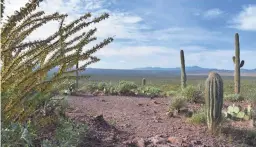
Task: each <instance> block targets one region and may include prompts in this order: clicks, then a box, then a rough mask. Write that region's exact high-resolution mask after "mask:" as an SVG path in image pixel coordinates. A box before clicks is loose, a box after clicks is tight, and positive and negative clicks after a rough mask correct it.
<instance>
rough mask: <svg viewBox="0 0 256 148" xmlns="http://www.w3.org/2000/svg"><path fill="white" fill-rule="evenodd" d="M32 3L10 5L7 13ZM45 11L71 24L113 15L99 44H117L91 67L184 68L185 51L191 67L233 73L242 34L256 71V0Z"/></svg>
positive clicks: (59, 4) (90, 3)
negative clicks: (61, 15) (236, 41)
mask: <svg viewBox="0 0 256 148" xmlns="http://www.w3.org/2000/svg"><path fill="white" fill-rule="evenodd" d="M26 1H27V0H20V1H19V2H16V3H15V4H14V3H13V2H11V1H9V2H7V5H9V8H7V9H9V10H7V12H11V11H13V10H14V8H16V7H18V6H19V5H23V3H24V2H26ZM206 2H207V3H206ZM53 6H54V7H53ZM7 7H8V6H7ZM41 9H43V10H45V11H46V12H55V11H58V12H62V13H67V14H69V21H70V20H72V19H75V18H77V17H79V15H81V14H83V13H85V12H88V11H90V12H92V13H93V14H94V15H95V16H97V15H99V14H101V13H103V12H108V13H109V14H110V18H109V19H107V20H104V21H102V22H101V23H99V24H97V25H95V26H94V27H97V28H98V32H97V33H96V36H97V37H98V39H99V40H102V39H104V38H106V37H108V36H113V35H115V40H114V42H113V43H111V44H110V45H109V46H107V47H105V48H103V49H101V50H100V51H99V52H98V53H96V55H97V56H98V57H100V58H101V61H100V62H98V63H96V64H93V65H91V66H90V67H97V68H116V69H130V68H137V67H148V66H153V67H179V66H180V60H179V51H180V49H183V50H184V52H185V59H186V66H194V65H197V66H201V67H208V68H219V69H233V68H234V65H233V63H232V56H233V55H234V53H235V51H234V34H235V33H236V32H238V33H239V35H240V45H241V59H243V60H245V65H244V68H247V69H253V68H256V66H255V65H256V64H255V63H256V60H255V58H256V41H255V38H256V1H255V0H207V1H205V0H48V1H47V0H46V1H45V2H43V4H42V6H41ZM48 27H49V26H48ZM50 28H54V27H50ZM48 30H49V29H48ZM49 31H50V30H49ZM42 34H45V31H41V32H40V30H39V31H38V32H37V33H35V34H33V37H41V36H42Z"/></svg>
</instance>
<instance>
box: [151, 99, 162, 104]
mask: <svg viewBox="0 0 256 148" xmlns="http://www.w3.org/2000/svg"><path fill="white" fill-rule="evenodd" d="M152 103H154V104H160V103H159V102H157V101H156V100H153V101H152Z"/></svg>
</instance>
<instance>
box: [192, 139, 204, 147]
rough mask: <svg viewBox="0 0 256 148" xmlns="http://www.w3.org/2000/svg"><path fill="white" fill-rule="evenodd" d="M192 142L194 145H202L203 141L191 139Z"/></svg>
mask: <svg viewBox="0 0 256 148" xmlns="http://www.w3.org/2000/svg"><path fill="white" fill-rule="evenodd" d="M191 144H192V145H193V146H195V145H201V144H202V142H201V141H199V140H192V141H191Z"/></svg>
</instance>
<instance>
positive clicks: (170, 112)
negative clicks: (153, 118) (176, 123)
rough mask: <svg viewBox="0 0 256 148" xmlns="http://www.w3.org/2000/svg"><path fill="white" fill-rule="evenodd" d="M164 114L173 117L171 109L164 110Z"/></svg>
mask: <svg viewBox="0 0 256 148" xmlns="http://www.w3.org/2000/svg"><path fill="white" fill-rule="evenodd" d="M165 114H166V115H167V116H168V117H173V112H172V111H169V112H166V113H165Z"/></svg>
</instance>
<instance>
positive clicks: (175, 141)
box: [167, 136, 182, 145]
mask: <svg viewBox="0 0 256 148" xmlns="http://www.w3.org/2000/svg"><path fill="white" fill-rule="evenodd" d="M167 140H168V142H170V143H172V144H175V145H181V144H182V139H181V138H179V137H172V136H170V137H168V139H167Z"/></svg>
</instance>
